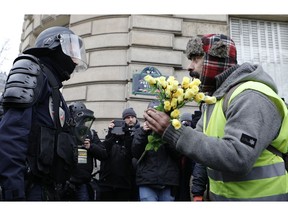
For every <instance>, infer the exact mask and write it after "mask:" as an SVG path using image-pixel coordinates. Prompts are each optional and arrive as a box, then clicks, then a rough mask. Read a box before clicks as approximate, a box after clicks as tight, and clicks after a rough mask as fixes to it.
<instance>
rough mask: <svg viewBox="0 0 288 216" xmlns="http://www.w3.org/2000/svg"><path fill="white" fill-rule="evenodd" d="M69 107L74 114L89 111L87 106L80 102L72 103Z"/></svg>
mask: <svg viewBox="0 0 288 216" xmlns="http://www.w3.org/2000/svg"><path fill="white" fill-rule="evenodd" d="M68 107H69V109H70V110H71V111H72V112H73V113H75V112H78V111H81V110H84V109H87V108H86V106H85V104H84V103H82V102H79V101H76V102H72V103H71V104H69V106H68Z"/></svg>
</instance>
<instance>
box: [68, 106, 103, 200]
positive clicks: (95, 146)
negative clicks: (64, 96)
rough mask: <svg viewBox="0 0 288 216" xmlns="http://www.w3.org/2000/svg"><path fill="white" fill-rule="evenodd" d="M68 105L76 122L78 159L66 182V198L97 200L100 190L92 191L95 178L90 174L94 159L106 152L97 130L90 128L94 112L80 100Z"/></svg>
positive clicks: (94, 162) (95, 164) (93, 166)
mask: <svg viewBox="0 0 288 216" xmlns="http://www.w3.org/2000/svg"><path fill="white" fill-rule="evenodd" d="M68 107H69V109H70V111H71V112H72V115H73V119H74V120H75V123H76V125H75V128H74V132H75V135H76V138H77V145H78V146H77V149H78V160H77V167H76V169H75V170H74V171H73V173H72V176H71V178H70V180H69V181H67V184H66V195H67V196H66V198H67V200H70V201H73V200H74V201H89V200H91V201H92V200H99V193H100V191H94V189H93V187H92V184H93V181H94V180H95V179H94V178H93V176H92V174H93V170H94V168H96V166H97V163H96V159H99V158H103V157H107V152H106V150H105V149H104V148H103V145H102V142H101V140H100V139H99V137H98V135H97V132H96V131H95V130H94V129H91V126H92V124H93V121H94V119H95V117H94V112H93V111H92V110H90V109H87V108H86V106H85V104H84V103H82V102H80V101H76V102H72V103H71V104H69V106H68ZM94 183H95V182H94ZM95 195H96V196H97V195H98V197H95Z"/></svg>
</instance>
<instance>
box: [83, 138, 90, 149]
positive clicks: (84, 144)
mask: <svg viewBox="0 0 288 216" xmlns="http://www.w3.org/2000/svg"><path fill="white" fill-rule="evenodd" d="M90 145H91V143H90V139H88V138H86V139H85V140H84V143H83V147H84V148H85V149H89V148H90Z"/></svg>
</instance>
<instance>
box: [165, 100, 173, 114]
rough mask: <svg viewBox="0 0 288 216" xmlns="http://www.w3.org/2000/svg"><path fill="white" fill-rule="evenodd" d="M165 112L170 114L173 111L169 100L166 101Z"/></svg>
mask: <svg viewBox="0 0 288 216" xmlns="http://www.w3.org/2000/svg"><path fill="white" fill-rule="evenodd" d="M164 110H165V112H169V111H170V110H171V103H170V101H168V100H166V101H164Z"/></svg>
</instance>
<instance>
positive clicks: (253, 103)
mask: <svg viewBox="0 0 288 216" xmlns="http://www.w3.org/2000/svg"><path fill="white" fill-rule="evenodd" d="M245 81H256V82H260V83H263V84H266V85H267V86H269V87H270V88H271V89H273V90H274V91H275V92H277V88H276V85H275V83H274V81H273V79H272V78H271V77H270V76H269V75H268V74H267V73H266V72H264V70H263V68H262V67H261V66H259V65H252V64H249V63H244V64H242V65H241V66H239V65H235V66H233V67H231V68H229V69H227V70H226V71H224V72H223V73H221V74H220V75H218V76H216V91H215V92H214V94H213V96H215V97H216V98H217V100H220V99H221V98H222V97H223V96H224V95H225V94H226V93H227V92H228V91H229V89H230V88H232V87H233V86H235V85H237V84H238V83H241V82H245ZM213 108H214V105H207V107H206V108H205V109H207V110H206V113H207V115H206V118H207V120H206V121H207V122H209V119H210V116H211V113H212V111H213ZM203 117H204V115H202V117H201V119H200V120H199V122H198V124H197V127H196V130H193V129H191V128H186V127H181V128H180V129H178V130H175V129H174V128H173V126H169V127H168V128H167V129H166V130H165V132H164V134H163V139H164V140H166V141H167V142H169V144H171V145H174V146H175V147H176V149H177V150H179V151H180V152H182V153H184V154H186V155H187V156H189V157H190V158H193V159H194V160H195V161H197V162H199V163H202V164H203V165H205V166H207V167H210V168H212V169H214V170H218V171H221V172H225V173H229V174H232V175H246V174H248V173H249V171H250V170H251V169H252V167H253V164H254V163H255V161H256V160H257V158H258V157H259V155H260V154H261V153H262V151H263V150H264V149H266V148H267V146H268V145H269V144H270V143H271V142H272V140H273V139H275V138H276V137H277V135H278V131H279V129H280V126H281V121H282V118H281V115H280V113H279V111H278V109H277V108H276V105H275V104H274V103H273V102H272V101H271V100H270V99H269V98H268V97H267V96H266V95H264V94H262V93H260V92H258V91H255V90H245V91H243V92H242V93H240V94H239V95H237V96H236V97H235V98H234V100H233V101H232V102H231V104H230V106H229V107H228V109H227V111H226V119H227V122H226V125H225V129H224V131H225V132H224V136H223V137H222V138H217V137H211V136H207V135H205V134H203V132H202V131H203ZM272 125H273V127H271V126H272ZM243 134H246V135H247V134H249V136H251V137H252V138H253V139H256V140H257V141H256V144H255V146H254V148H253V147H251V146H249V145H247V144H245V143H243V142H241V136H242V135H243Z"/></svg>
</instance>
